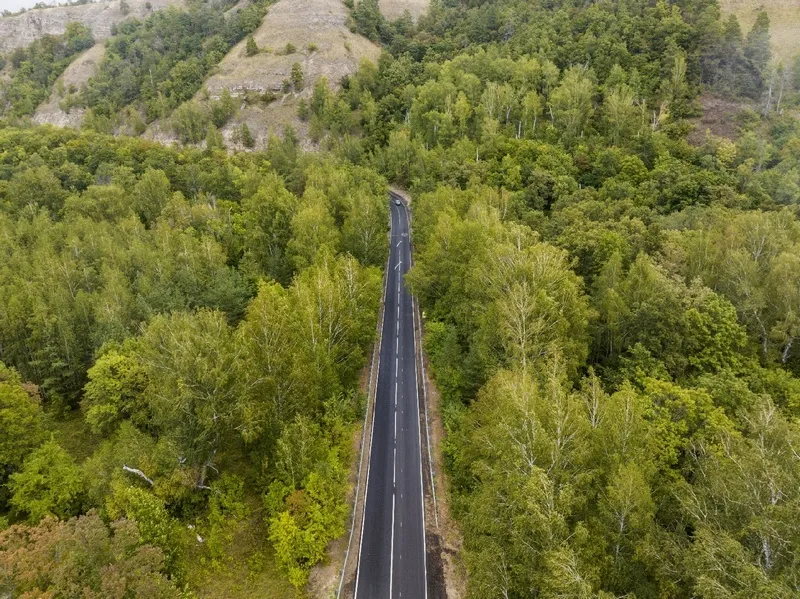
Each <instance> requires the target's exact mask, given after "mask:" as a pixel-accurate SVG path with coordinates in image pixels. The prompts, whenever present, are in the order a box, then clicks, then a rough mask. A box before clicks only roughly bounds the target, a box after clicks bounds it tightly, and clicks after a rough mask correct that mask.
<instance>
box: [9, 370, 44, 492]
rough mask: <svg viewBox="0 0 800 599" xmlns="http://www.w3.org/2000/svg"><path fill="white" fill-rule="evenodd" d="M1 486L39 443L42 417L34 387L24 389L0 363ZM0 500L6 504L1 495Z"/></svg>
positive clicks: (29, 386) (36, 391)
mask: <svg viewBox="0 0 800 599" xmlns="http://www.w3.org/2000/svg"><path fill="white" fill-rule="evenodd" d="M0 429H2V430H3V434H2V435H0V484H4V483H5V481H6V480H7V479H8V475H9V474H11V473H13V472H14V471H16V470H18V469H19V468H20V467H21V466H22V464H23V461H24V460H25V458H26V457H27V456H28V455H29V454H30V453H31V451H33V449H34V448H36V447H37V446H38V445H39V444H40V443H41V442H42V436H43V432H44V413H43V411H42V406H41V398H40V397H39V393H38V390H37V389H36V387H35V386H34V385H24V384H23V383H22V379H21V378H20V376H19V374H18V373H17V372H16V371H15V370H13V369H11V368H8V367H6V366H5V365H4V364H3V363H2V362H0ZM0 499H3V502H4V501H5V497H4V496H3V494H0Z"/></svg>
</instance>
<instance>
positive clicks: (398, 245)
mask: <svg viewBox="0 0 800 599" xmlns="http://www.w3.org/2000/svg"><path fill="white" fill-rule="evenodd" d="M401 243H403V240H402V239H401V240H400V241H398V242H397V245H396V246H394V247H396V248H399V247H400V244H401Z"/></svg>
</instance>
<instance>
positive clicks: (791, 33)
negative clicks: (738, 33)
mask: <svg viewBox="0 0 800 599" xmlns="http://www.w3.org/2000/svg"><path fill="white" fill-rule="evenodd" d="M762 6H763V7H764V9H765V10H766V11H767V14H768V15H769V22H770V24H769V29H770V33H771V35H772V49H773V51H774V52H775V53H776V54H777V55H778V56H780V57H781V58H783V59H786V60H788V59H790V58H793V57H794V56H797V55H799V54H800V0H762V1H759V2H753V1H752V0H720V8H721V9H722V11H723V12H725V13H728V14H731V13H732V14H734V15H736V18H737V19H739V24H740V25H741V26H742V33H744V34H745V35H747V32H748V31H750V28H751V27H752V26H753V23H755V21H756V14H757V12H758V9H759V8H760V7H762Z"/></svg>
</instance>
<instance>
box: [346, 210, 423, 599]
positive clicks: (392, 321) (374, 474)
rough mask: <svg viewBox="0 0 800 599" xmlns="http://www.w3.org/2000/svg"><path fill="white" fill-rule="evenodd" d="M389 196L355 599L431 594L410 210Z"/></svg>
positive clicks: (417, 597)
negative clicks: (408, 278) (409, 285)
mask: <svg viewBox="0 0 800 599" xmlns="http://www.w3.org/2000/svg"><path fill="white" fill-rule="evenodd" d="M395 198H396V196H394V195H392V196H391V204H390V208H391V215H392V234H391V245H390V251H391V255H390V257H389V270H388V273H387V277H386V304H385V306H384V320H383V331H382V337H381V348H380V365H379V367H378V389H377V395H376V399H375V416H374V419H373V426H372V451H371V454H370V460H369V469H368V471H367V495H366V499H365V507H364V519H363V529H362V531H361V546H360V549H359V559H358V570H357V573H356V590H355V596H356V599H404V598H407V599H425V598H426V597H427V575H426V556H425V519H424V518H425V515H424V512H423V503H422V454H421V452H420V424H419V395H418V390H417V367H416V348H415V335H414V312H413V309H412V304H411V295H410V294H409V293H408V291H407V290H406V288H405V284H404V280H403V275H405V273H406V271H407V270H408V268H409V265H410V262H411V247H410V236H409V223H408V212H407V211H406V207H405V205H404V204H401V205H400V206H397V205H395Z"/></svg>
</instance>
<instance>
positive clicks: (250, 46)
mask: <svg viewBox="0 0 800 599" xmlns="http://www.w3.org/2000/svg"><path fill="white" fill-rule="evenodd" d="M245 54H247V56H255V55H256V54H258V44H256V40H255V38H254V37H253V36H252V35H248V36H247V44H246V46H245Z"/></svg>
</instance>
